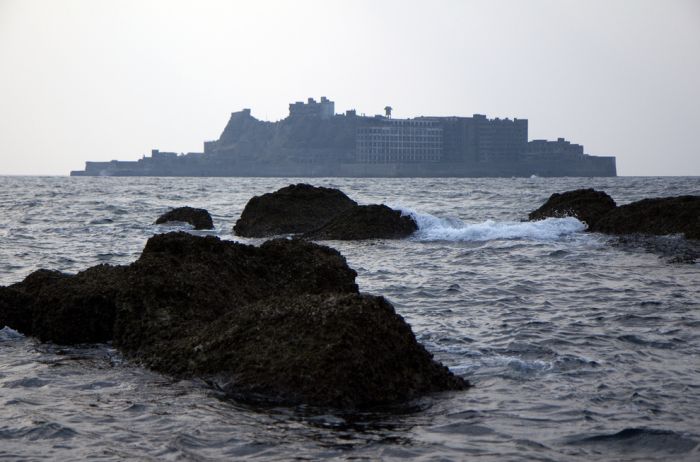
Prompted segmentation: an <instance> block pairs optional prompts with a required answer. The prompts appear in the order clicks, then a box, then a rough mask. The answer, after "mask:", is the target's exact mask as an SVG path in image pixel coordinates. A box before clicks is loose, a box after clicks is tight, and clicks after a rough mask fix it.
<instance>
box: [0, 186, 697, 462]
mask: <svg viewBox="0 0 700 462" xmlns="http://www.w3.org/2000/svg"><path fill="white" fill-rule="evenodd" d="M298 182H306V183H311V184H314V185H318V186H330V187H336V188H339V189H341V190H342V191H344V192H345V193H346V194H348V196H350V197H351V198H353V199H355V200H356V201H358V202H360V203H385V204H387V205H390V206H391V207H394V208H397V209H401V210H403V211H404V212H405V213H407V214H411V215H413V216H414V217H415V218H416V220H417V222H418V224H419V230H418V232H417V233H416V234H415V235H414V236H412V237H411V238H409V239H404V240H369V241H356V242H336V241H327V242H323V243H324V244H326V245H329V246H331V247H334V248H336V249H338V250H339V251H340V252H341V253H342V254H343V255H344V256H345V257H346V258H347V261H348V263H349V265H350V266H351V267H352V268H354V269H355V270H356V271H357V273H358V278H357V282H358V284H359V286H360V290H362V291H363V292H368V293H372V294H376V295H383V296H384V297H386V298H387V299H388V300H389V301H391V302H392V303H393V305H394V306H395V307H396V310H397V312H398V313H399V314H400V315H402V316H403V317H404V318H405V319H406V320H407V321H408V323H409V324H410V325H411V326H412V328H413V331H414V332H415V334H416V337H417V338H418V340H419V341H420V342H421V343H423V344H424V345H425V346H426V348H427V349H428V350H429V351H430V352H432V353H433V354H434V355H435V357H436V358H437V359H438V360H439V361H441V362H442V363H444V364H445V365H447V366H448V367H449V368H450V369H451V370H452V371H453V372H455V373H456V374H459V375H461V376H463V377H465V378H467V379H468V380H469V381H471V382H472V383H473V385H474V386H473V387H472V388H471V389H469V390H466V391H460V392H449V393H440V394H434V395H429V396H425V397H423V398H421V399H419V400H416V401H414V402H410V403H405V404H402V405H400V406H392V407H387V408H383V409H374V410H371V411H365V412H354V413H352V412H341V411H337V410H333V409H321V408H314V407H313V406H297V407H255V406H250V405H246V404H242V403H239V402H235V401H232V400H230V399H227V398H226V397H225V396H222V395H221V394H220V393H219V392H218V391H217V390H215V389H212V388H210V387H209V386H207V384H205V383H203V382H201V381H198V380H187V381H182V380H174V379H172V378H170V377H167V376H163V375H160V374H158V373H155V372H153V371H149V370H146V369H143V368H141V367H139V366H138V365H136V364H133V363H131V362H129V361H125V360H123V359H122V358H121V356H120V355H119V353H118V352H117V351H116V350H115V349H113V348H112V347H111V346H110V345H108V344H100V345H81V346H71V347H65V346H59V345H52V344H42V343H40V342H38V341H36V340H35V339H33V338H28V337H25V336H23V335H21V334H19V333H17V332H15V331H13V330H12V329H9V328H4V329H1V330H0V417H1V418H0V460H62V461H68V460H110V461H117V460H127V459H131V460H196V461H208V460H231V459H257V460H319V459H330V460H405V459H412V460H419V461H438V460H439V461H450V460H472V459H474V460H480V461H568V460H571V461H591V460H604V461H613V460H614V461H626V460H630V461H632V460H635V461H636V460H659V461H670V460H673V461H682V460H688V461H697V460H700V265H699V264H698V263H695V264H692V263H688V262H687V261H686V262H685V263H679V262H677V261H675V260H674V259H673V258H671V257H672V255H669V254H668V253H667V252H665V251H659V250H658V249H668V248H675V247H677V246H681V247H683V248H690V250H691V251H698V250H700V248H699V247H698V244H697V243H692V242H687V241H683V240H682V239H681V238H679V237H677V236H668V237H659V238H654V239H651V240H646V241H641V242H636V241H633V242H629V241H628V240H620V239H618V238H615V237H611V236H604V235H600V234H593V233H586V232H584V229H585V225H583V224H582V223H580V222H579V221H578V220H576V219H573V218H562V219H548V220H544V221H541V222H534V223H530V222H525V221H524V220H525V218H526V217H527V213H528V212H529V211H532V210H534V209H536V208H537V207H539V206H540V205H541V204H542V203H543V202H544V201H545V200H546V199H547V198H548V197H549V195H550V194H552V193H554V192H563V191H567V190H571V189H577V188H581V187H594V188H596V189H600V190H604V191H606V192H607V193H609V194H610V195H611V196H612V197H613V198H614V199H615V200H616V202H617V203H618V204H624V203H628V202H631V201H635V200H639V199H642V198H645V197H661V196H672V195H681V194H696V195H697V194H700V177H672V178H670V177H669V178H652V177H644V178H642V177H619V178H592V179H591V178H519V179H467V178H440V179H427V178H421V179H406V178H402V179H369V178H327V179H316V178H314V179H308V178H307V179H296V178H99V177H98V178H96V177H85V178H69V177H0V210H1V211H2V213H0V285H8V284H11V283H14V282H18V281H20V280H22V279H23V278H24V277H25V276H26V275H28V274H29V273H31V272H32V271H34V270H37V269H39V268H47V269H55V270H60V271H64V272H77V271H80V270H83V269H85V268H88V267H90V266H93V265H96V264H100V263H109V264H126V263H129V262H131V261H133V260H135V259H136V258H137V257H138V255H139V254H140V252H141V250H142V248H143V246H144V244H145V242H146V240H147V239H148V238H149V237H150V236H152V235H154V234H156V233H162V232H167V231H171V230H179V229H183V228H186V227H187V226H186V225H182V226H180V225H165V226H160V225H154V224H153V222H154V221H155V219H156V218H157V217H158V216H159V215H160V214H161V213H163V212H165V211H167V210H168V209H169V208H171V207H176V206H183V205H190V206H194V207H203V208H206V209H207V210H209V212H210V213H211V214H212V216H213V218H214V222H215V226H216V229H215V230H213V231H191V232H193V233H195V234H200V235H208V234H211V235H216V236H219V237H221V238H222V239H233V240H237V241H240V242H245V243H252V244H259V243H260V242H262V240H260V239H243V238H237V237H235V236H233V235H232V231H231V228H232V226H233V224H234V223H235V221H236V220H237V218H238V217H239V215H240V213H241V211H242V210H243V207H244V206H245V204H246V202H247V201H248V199H250V198H251V197H252V196H253V195H259V194H263V193H266V192H272V191H274V190H276V189H278V188H280V187H283V186H286V185H289V184H292V183H298ZM686 260H687V259H686ZM2 327H3V326H0V328H2Z"/></svg>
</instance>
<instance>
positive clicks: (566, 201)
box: [528, 188, 615, 229]
mask: <svg viewBox="0 0 700 462" xmlns="http://www.w3.org/2000/svg"><path fill="white" fill-rule="evenodd" d="M614 208H615V201H614V200H613V199H612V198H611V197H610V196H609V195H608V194H607V193H605V192H603V191H596V190H595V189H592V188H589V189H577V190H575V191H567V192H564V193H561V194H560V193H554V194H552V195H551V196H550V197H549V199H547V202H545V203H544V204H543V205H542V206H541V207H540V208H538V209H537V210H535V211H534V212H531V213H530V214H529V215H528V218H529V219H530V221H534V220H543V219H545V218H550V217H551V218H563V217H575V218H577V219H579V220H580V221H582V222H584V223H586V224H587V225H588V227H589V229H590V228H591V227H592V226H593V224H595V223H596V222H597V221H598V220H599V219H600V218H601V217H602V216H603V215H605V214H606V213H608V212H609V211H610V210H612V209H614Z"/></svg>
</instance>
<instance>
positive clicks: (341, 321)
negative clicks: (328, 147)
mask: <svg viewBox="0 0 700 462" xmlns="http://www.w3.org/2000/svg"><path fill="white" fill-rule="evenodd" d="M355 276H356V273H355V272H354V271H353V270H352V269H351V268H349V267H348V266H347V264H346V262H345V259H344V258H343V257H342V255H340V254H339V253H338V252H337V251H335V250H333V249H330V248H328V247H324V246H320V245H317V244H313V243H310V242H305V241H302V240H285V239H280V240H273V241H268V242H266V243H264V244H263V245H261V246H260V247H253V246H247V245H243V244H238V243H234V242H226V241H221V240H219V239H218V238H215V237H211V236H207V237H197V236H192V235H189V234H187V233H169V234H163V235H158V236H154V237H152V238H151V239H149V241H148V243H147V244H146V247H145V248H144V251H143V253H142V255H141V257H140V258H139V259H138V260H137V261H136V262H134V263H132V264H131V265H128V266H123V267H111V266H105V265H102V266H97V267H94V268H90V269H88V270H86V271H83V272H81V273H78V274H77V275H74V276H71V275H66V274H61V273H57V272H50V271H43V270H40V271H37V272H35V273H33V274H32V275H30V276H28V277H27V278H26V279H25V280H24V281H22V282H21V283H18V284H14V285H12V286H9V287H3V288H0V324H2V325H4V324H7V325H9V326H10V327H13V328H15V329H17V330H19V331H21V332H23V333H25V334H28V335H34V336H37V337H39V338H41V339H42V340H46V341H54V342H57V343H82V342H97V341H100V342H101V341H106V340H110V339H111V340H113V342H114V345H115V346H116V347H117V348H119V349H120V350H121V351H122V352H123V353H124V354H125V356H127V357H129V358H133V359H135V360H137V361H139V362H141V363H143V364H145V365H146V366H149V367H151V368H153V369H156V370H158V371H161V372H164V373H168V374H172V375H175V376H178V377H203V378H206V379H208V380H211V381H213V382H215V383H217V384H219V386H221V388H222V389H224V390H225V391H226V392H228V393H230V394H231V395H234V396H237V397H239V398H242V399H248V400H249V399H264V400H267V401H271V402H276V403H310V404H315V405H328V406H337V407H343V408H355V407H365V406H372V405H377V404H386V403H391V402H396V401H403V400H408V399H412V398H415V397H417V396H419V395H421V394H424V393H428V392H433V391H442V390H459V389H464V388H466V387H468V386H469V384H468V383H467V382H466V381H464V380H463V379H461V378H459V377H457V376H454V375H453V374H452V373H451V372H450V371H449V370H448V369H447V368H445V367H444V366H442V365H440V364H438V363H436V362H435V361H434V360H433V359H432V357H431V355H430V354H429V353H428V352H427V351H426V350H425V349H424V347H423V346H421V345H420V344H419V343H418V342H417V341H416V339H415V337H414V335H413V333H412V331H411V329H410V327H409V326H408V324H406V323H405V321H404V320H403V318H401V317H400V316H399V315H397V314H396V313H395V311H394V309H393V307H392V306H391V305H390V304H389V303H388V302H387V301H386V300H384V299H383V298H381V297H374V296H369V295H363V294H360V293H359V292H358V289H357V285H356V284H355Z"/></svg>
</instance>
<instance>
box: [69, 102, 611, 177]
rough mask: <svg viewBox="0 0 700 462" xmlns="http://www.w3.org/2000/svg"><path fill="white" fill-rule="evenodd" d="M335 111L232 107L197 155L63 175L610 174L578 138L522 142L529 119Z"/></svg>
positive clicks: (331, 106)
mask: <svg viewBox="0 0 700 462" xmlns="http://www.w3.org/2000/svg"><path fill="white" fill-rule="evenodd" d="M391 114H392V107H391V106H386V107H385V111H384V114H379V115H373V116H366V115H364V114H358V113H357V111H356V110H354V109H353V110H347V111H345V112H344V113H341V114H337V113H336V112H335V103H334V102H333V101H331V100H329V99H328V98H326V97H321V99H320V101H316V100H315V99H313V98H309V99H308V100H307V101H306V102H303V101H300V102H295V103H291V104H290V105H289V115H288V116H287V117H285V118H284V119H282V120H280V121H277V122H269V121H263V120H259V119H257V118H255V117H254V116H253V115H252V114H251V110H250V109H243V110H241V111H238V112H233V113H232V114H231V117H230V119H229V121H228V123H227V124H226V127H225V128H224V131H223V133H222V134H221V136H220V137H219V139H218V140H215V141H205V142H204V149H203V152H190V153H176V152H162V151H160V150H158V149H154V150H152V152H151V155H150V156H145V155H144V156H143V157H142V158H141V159H139V160H135V161H120V160H112V161H108V162H92V161H89V162H86V163H85V169H84V170H75V171H72V172H71V173H70V174H71V176H259V177H531V176H541V177H552V176H577V177H600V176H606V177H610V176H616V175H617V169H616V163H615V157H612V156H605V157H604V156H592V155H588V154H585V153H584V148H583V146H582V145H580V144H575V143H572V142H570V141H567V140H566V139H564V138H558V139H557V140H556V141H548V140H530V141H528V121H527V119H517V118H515V119H508V118H505V119H501V118H495V119H489V118H487V117H486V116H485V115H482V114H474V115H472V116H471V117H461V116H449V117H444V116H439V117H438V116H419V117H414V118H409V119H397V118H392V115H391Z"/></svg>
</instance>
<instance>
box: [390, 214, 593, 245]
mask: <svg viewBox="0 0 700 462" xmlns="http://www.w3.org/2000/svg"><path fill="white" fill-rule="evenodd" d="M393 208H394V209H396V210H399V211H401V213H402V214H404V215H408V216H411V217H412V218H413V219H414V220H415V221H416V223H417V224H418V231H416V233H415V234H414V238H415V239H417V240H421V241H491V240H495V239H529V240H554V239H559V238H561V237H563V236H568V235H571V234H575V233H579V232H581V231H583V230H585V229H586V225H585V224H583V223H581V222H580V221H579V220H577V219H576V218H572V217H567V218H547V219H545V220H540V221H529V222H520V221H502V222H497V221H493V220H486V221H484V222H483V223H464V222H463V221H461V220H459V219H457V218H439V217H436V216H433V215H430V214H427V213H418V212H416V211H415V210H411V209H408V208H404V207H393Z"/></svg>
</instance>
